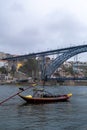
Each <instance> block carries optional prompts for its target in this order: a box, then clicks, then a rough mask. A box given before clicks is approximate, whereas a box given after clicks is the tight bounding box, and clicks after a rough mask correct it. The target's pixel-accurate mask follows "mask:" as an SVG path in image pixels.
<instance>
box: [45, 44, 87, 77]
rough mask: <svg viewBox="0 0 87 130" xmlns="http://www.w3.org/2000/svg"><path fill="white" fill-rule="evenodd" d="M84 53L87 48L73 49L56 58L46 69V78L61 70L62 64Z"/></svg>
mask: <svg viewBox="0 0 87 130" xmlns="http://www.w3.org/2000/svg"><path fill="white" fill-rule="evenodd" d="M83 52H87V46H81V47H76V48H72V49H69V50H67V51H66V52H64V53H62V54H61V55H59V56H58V57H56V59H55V60H54V61H53V62H52V63H50V64H49V65H48V66H47V67H46V70H45V76H47V77H50V76H51V75H52V74H53V72H54V71H55V70H56V69H57V68H59V67H60V66H61V64H63V63H64V62H65V61H66V60H68V59H70V58H71V57H73V56H75V55H77V54H80V53H83Z"/></svg>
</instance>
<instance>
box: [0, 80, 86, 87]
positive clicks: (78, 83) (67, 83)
mask: <svg viewBox="0 0 87 130" xmlns="http://www.w3.org/2000/svg"><path fill="white" fill-rule="evenodd" d="M32 84H36V85H37V86H43V83H42V82H41V81H39V82H38V81H36V82H31V83H29V82H5V81H4V82H0V85H20V86H31V85H32ZM54 85H55V86H56V85H58V86H87V81H79V80H78V81H70V80H69V81H64V82H57V81H48V82H45V86H54Z"/></svg>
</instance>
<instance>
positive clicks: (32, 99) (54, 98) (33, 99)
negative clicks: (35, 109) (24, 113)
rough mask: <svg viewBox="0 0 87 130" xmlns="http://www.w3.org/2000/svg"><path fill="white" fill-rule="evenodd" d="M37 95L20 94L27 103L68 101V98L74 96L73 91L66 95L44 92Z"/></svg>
mask: <svg viewBox="0 0 87 130" xmlns="http://www.w3.org/2000/svg"><path fill="white" fill-rule="evenodd" d="M36 95H37V94H36ZM36 95H34V96H31V95H27V96H23V95H20V94H19V96H20V97H21V98H22V99H24V100H25V101H26V102H27V103H30V104H41V103H52V102H64V101H68V99H69V98H70V97H71V96H72V93H69V94H66V95H50V94H46V93H45V94H43V95H39V96H36Z"/></svg>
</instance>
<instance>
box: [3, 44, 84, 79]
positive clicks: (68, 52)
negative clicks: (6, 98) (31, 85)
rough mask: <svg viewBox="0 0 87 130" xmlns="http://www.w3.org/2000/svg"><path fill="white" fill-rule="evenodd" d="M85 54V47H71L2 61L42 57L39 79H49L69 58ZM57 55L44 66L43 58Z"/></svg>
mask: <svg viewBox="0 0 87 130" xmlns="http://www.w3.org/2000/svg"><path fill="white" fill-rule="evenodd" d="M83 52H87V45H79V46H72V47H67V48H61V49H56V50H50V51H44V52H38V53H31V54H28V55H21V56H16V57H9V58H4V59H3V60H8V61H11V60H20V59H25V58H26V59H28V58H33V57H42V59H43V60H42V68H41V72H42V75H41V78H42V79H46V78H50V77H51V75H52V74H53V73H54V71H55V70H56V69H57V68H59V67H60V66H61V64H63V63H64V62H65V61H67V60H68V59H70V58H71V57H73V56H75V55H77V54H80V53H83ZM54 54H58V55H57V57H56V58H55V59H54V60H53V61H52V62H51V63H50V64H48V66H45V57H46V56H47V55H54Z"/></svg>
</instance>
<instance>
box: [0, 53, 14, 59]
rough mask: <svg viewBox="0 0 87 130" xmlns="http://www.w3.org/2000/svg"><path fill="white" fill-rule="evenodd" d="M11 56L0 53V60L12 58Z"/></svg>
mask: <svg viewBox="0 0 87 130" xmlns="http://www.w3.org/2000/svg"><path fill="white" fill-rule="evenodd" d="M12 56H13V55H11V54H8V53H4V52H0V59H3V58H8V57H12Z"/></svg>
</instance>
